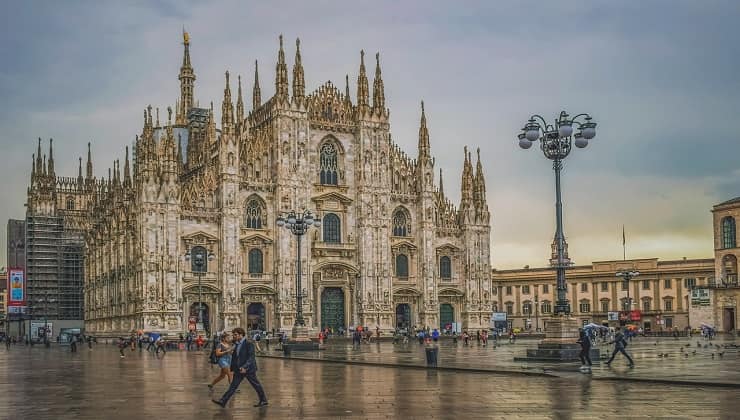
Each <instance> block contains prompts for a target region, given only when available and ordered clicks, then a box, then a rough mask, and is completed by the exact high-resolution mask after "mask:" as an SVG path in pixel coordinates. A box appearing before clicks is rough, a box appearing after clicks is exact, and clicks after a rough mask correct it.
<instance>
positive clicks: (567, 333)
mask: <svg viewBox="0 0 740 420" xmlns="http://www.w3.org/2000/svg"><path fill="white" fill-rule="evenodd" d="M578 328H579V325H578V320H577V319H574V318H567V317H564V316H561V317H558V318H554V319H552V320H550V321H548V322H547V325H546V326H545V339H544V340H542V341H541V342H540V343H539V344H538V345H537V348H536V349H527V356H526V357H515V358H514V361H516V362H580V360H581V359H580V358H579V357H578V354H579V353H580V352H581V345H580V344H578V343H576V341H578ZM599 358H600V354H599V350H598V349H596V348H591V360H592V361H597V360H599Z"/></svg>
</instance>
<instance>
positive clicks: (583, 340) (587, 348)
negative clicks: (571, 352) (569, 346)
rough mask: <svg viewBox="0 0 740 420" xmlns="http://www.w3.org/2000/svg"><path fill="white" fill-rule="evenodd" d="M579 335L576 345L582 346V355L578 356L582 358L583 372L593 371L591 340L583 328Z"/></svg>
mask: <svg viewBox="0 0 740 420" xmlns="http://www.w3.org/2000/svg"><path fill="white" fill-rule="evenodd" d="M579 333H580V336H579V337H578V341H576V343H578V344H580V345H581V353H580V354H579V355H578V357H580V358H581V370H582V371H591V365H592V363H591V338H590V337H589V336H588V333H587V332H586V330H584V329H583V328H580V329H579Z"/></svg>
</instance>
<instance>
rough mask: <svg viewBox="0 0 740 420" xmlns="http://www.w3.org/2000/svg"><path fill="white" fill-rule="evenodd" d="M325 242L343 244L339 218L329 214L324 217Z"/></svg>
mask: <svg viewBox="0 0 740 420" xmlns="http://www.w3.org/2000/svg"><path fill="white" fill-rule="evenodd" d="M323 226H324V242H327V243H334V244H338V243H341V242H342V227H341V225H340V220H339V216H337V215H336V214H334V213H329V214H327V215H326V216H324V223H323Z"/></svg>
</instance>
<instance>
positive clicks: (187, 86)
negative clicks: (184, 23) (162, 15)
mask: <svg viewBox="0 0 740 420" xmlns="http://www.w3.org/2000/svg"><path fill="white" fill-rule="evenodd" d="M182 44H183V45H184V48H185V49H184V51H183V55H182V66H181V67H180V75H179V76H178V79H179V80H180V101H179V107H178V115H177V117H176V123H177V124H187V116H188V111H190V108H192V107H193V89H194V85H195V72H194V71H193V66H192V65H191V64H190V35H189V34H188V33H187V32H185V29H184V28H183V31H182Z"/></svg>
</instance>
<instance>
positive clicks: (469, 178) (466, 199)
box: [461, 146, 473, 208]
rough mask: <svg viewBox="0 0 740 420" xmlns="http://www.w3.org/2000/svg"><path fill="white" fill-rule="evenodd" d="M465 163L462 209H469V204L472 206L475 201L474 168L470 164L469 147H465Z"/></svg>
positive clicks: (462, 183)
mask: <svg viewBox="0 0 740 420" xmlns="http://www.w3.org/2000/svg"><path fill="white" fill-rule="evenodd" d="M464 150H465V152H464V153H465V163H464V164H463V173H462V182H461V188H462V203H461V208H462V207H467V205H468V204H470V201H471V200H472V199H473V175H472V172H473V167H472V164H471V163H470V153H468V146H465V149H464Z"/></svg>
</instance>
